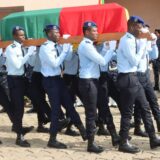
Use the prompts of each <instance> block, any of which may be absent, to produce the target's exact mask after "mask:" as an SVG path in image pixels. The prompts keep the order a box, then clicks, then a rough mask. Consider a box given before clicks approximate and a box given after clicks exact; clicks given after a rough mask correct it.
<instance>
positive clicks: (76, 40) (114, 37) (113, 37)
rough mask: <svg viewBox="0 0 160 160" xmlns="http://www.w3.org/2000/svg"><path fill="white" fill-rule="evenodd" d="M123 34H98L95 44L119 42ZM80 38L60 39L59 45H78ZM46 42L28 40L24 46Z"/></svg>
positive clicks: (6, 42)
mask: <svg viewBox="0 0 160 160" xmlns="http://www.w3.org/2000/svg"><path fill="white" fill-rule="evenodd" d="M124 34H125V33H104V34H99V36H98V40H97V42H104V41H110V40H119V39H120V38H121V37H122V36H123V35H124ZM82 39H83V37H82V36H71V37H69V38H67V39H63V38H62V37H61V38H60V41H59V43H61V44H63V43H72V44H79V43H80V42H81V41H82ZM45 41H46V39H45V38H41V39H30V40H25V41H24V46H40V45H41V44H43V43H44V42H45ZM12 42H13V41H1V42H0V48H6V47H7V46H8V45H10V44H11V43H12Z"/></svg>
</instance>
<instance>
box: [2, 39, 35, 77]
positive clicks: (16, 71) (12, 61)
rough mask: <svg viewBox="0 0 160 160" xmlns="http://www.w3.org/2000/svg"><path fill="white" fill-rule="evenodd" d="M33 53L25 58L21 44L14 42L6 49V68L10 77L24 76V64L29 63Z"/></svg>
mask: <svg viewBox="0 0 160 160" xmlns="http://www.w3.org/2000/svg"><path fill="white" fill-rule="evenodd" d="M31 55H32V53H31V52H30V53H29V52H28V53H27V54H25V56H24V57H23V53H22V49H21V44H20V43H18V42H16V41H14V42H13V44H11V45H9V46H8V47H7V48H6V51H5V56H6V67H7V72H8V75H18V76H20V75H23V74H24V64H25V63H26V62H27V61H28V59H29V58H30V56H31Z"/></svg>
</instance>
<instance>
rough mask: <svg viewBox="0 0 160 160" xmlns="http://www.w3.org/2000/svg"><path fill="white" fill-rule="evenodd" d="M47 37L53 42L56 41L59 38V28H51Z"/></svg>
mask: <svg viewBox="0 0 160 160" xmlns="http://www.w3.org/2000/svg"><path fill="white" fill-rule="evenodd" d="M48 38H49V39H50V40H52V41H54V42H58V41H59V38H60V33H59V30H57V29H53V30H51V31H50V32H49V33H48Z"/></svg>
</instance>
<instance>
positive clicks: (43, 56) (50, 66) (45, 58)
mask: <svg viewBox="0 0 160 160" xmlns="http://www.w3.org/2000/svg"><path fill="white" fill-rule="evenodd" d="M58 51H59V54H60V55H59V56H58V55H57V50H56V48H55V43H54V42H52V41H49V40H47V41H46V42H45V43H44V44H43V45H42V46H41V47H40V51H39V58H40V62H41V73H42V74H43V76H44V77H48V76H57V75H61V68H60V65H62V63H63V61H64V60H65V59H66V60H70V58H71V57H72V51H69V53H65V52H62V45H58Z"/></svg>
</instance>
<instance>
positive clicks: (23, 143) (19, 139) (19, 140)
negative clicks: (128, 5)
mask: <svg viewBox="0 0 160 160" xmlns="http://www.w3.org/2000/svg"><path fill="white" fill-rule="evenodd" d="M16 145H19V146H21V147H30V146H31V145H30V143H28V142H27V141H26V140H24V137H23V135H18V136H17V139H16Z"/></svg>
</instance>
